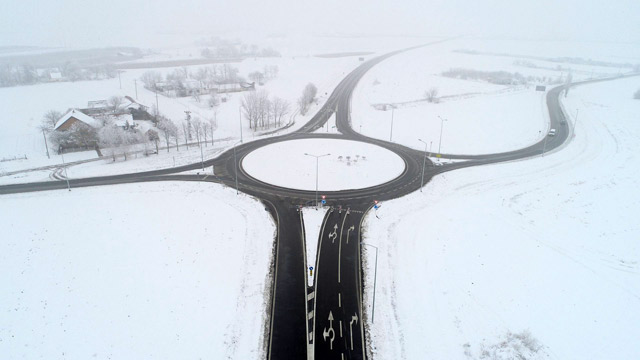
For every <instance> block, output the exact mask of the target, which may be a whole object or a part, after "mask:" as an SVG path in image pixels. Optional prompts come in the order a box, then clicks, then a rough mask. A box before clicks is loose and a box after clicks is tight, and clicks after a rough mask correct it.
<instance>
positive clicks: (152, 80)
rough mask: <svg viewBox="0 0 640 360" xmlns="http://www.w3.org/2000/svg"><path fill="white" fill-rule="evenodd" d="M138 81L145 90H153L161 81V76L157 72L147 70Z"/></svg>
mask: <svg viewBox="0 0 640 360" xmlns="http://www.w3.org/2000/svg"><path fill="white" fill-rule="evenodd" d="M140 80H141V81H142V83H143V84H144V87H145V88H147V89H149V90H155V89H156V84H157V83H159V82H161V81H162V74H161V73H160V72H158V71H153V70H149V71H146V72H145V73H144V74H142V76H140Z"/></svg>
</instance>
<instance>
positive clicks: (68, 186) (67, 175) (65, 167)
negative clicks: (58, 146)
mask: <svg viewBox="0 0 640 360" xmlns="http://www.w3.org/2000/svg"><path fill="white" fill-rule="evenodd" d="M60 155H62V166H64V178H65V179H67V189H69V191H71V185H69V174H67V164H65V163H64V153H61V154H60Z"/></svg>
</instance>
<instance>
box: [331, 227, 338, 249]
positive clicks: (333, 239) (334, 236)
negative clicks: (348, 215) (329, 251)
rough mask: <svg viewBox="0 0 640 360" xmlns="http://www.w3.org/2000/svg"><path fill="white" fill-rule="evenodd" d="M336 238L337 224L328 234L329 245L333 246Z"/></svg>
mask: <svg viewBox="0 0 640 360" xmlns="http://www.w3.org/2000/svg"><path fill="white" fill-rule="evenodd" d="M337 237H338V224H335V225H334V226H333V231H332V232H330V233H329V239H331V243H332V244H333V243H334V242H335V241H336V238H337Z"/></svg>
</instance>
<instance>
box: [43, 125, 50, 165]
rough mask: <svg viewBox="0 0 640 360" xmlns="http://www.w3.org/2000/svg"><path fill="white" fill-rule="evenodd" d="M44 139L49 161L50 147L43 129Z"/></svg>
mask: <svg viewBox="0 0 640 360" xmlns="http://www.w3.org/2000/svg"><path fill="white" fill-rule="evenodd" d="M42 137H43V138H44V148H45V149H46V150H47V159H51V157H50V156H49V145H47V135H45V134H44V129H42Z"/></svg>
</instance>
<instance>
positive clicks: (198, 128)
mask: <svg viewBox="0 0 640 360" xmlns="http://www.w3.org/2000/svg"><path fill="white" fill-rule="evenodd" d="M191 125H193V132H194V133H195V134H196V141H197V142H198V146H200V136H201V134H202V121H201V120H200V118H195V119H193V121H192V122H191Z"/></svg>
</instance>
